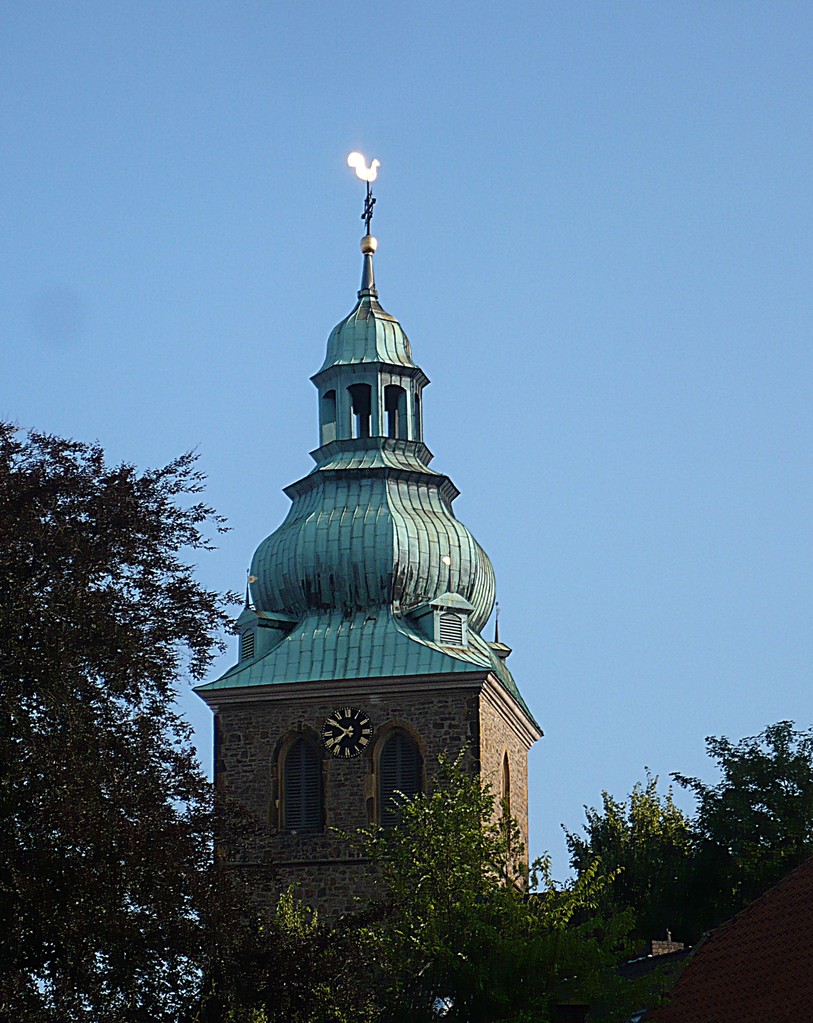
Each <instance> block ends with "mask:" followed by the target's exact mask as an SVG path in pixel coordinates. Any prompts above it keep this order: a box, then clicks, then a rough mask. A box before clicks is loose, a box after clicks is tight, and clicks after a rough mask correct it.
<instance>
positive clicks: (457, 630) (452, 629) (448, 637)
mask: <svg viewBox="0 0 813 1023" xmlns="http://www.w3.org/2000/svg"><path fill="white" fill-rule="evenodd" d="M438 632H439V633H440V642H441V644H442V645H443V646H463V619H462V618H461V617H460V615H455V614H452V613H451V612H450V611H444V612H443V614H442V615H441V616H440V624H439V627H438Z"/></svg>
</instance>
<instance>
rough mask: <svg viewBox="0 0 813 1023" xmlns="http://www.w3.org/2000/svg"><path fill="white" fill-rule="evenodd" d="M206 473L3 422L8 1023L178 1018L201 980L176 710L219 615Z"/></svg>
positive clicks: (207, 823)
mask: <svg viewBox="0 0 813 1023" xmlns="http://www.w3.org/2000/svg"><path fill="white" fill-rule="evenodd" d="M202 482H203V476H202V475H201V473H200V472H199V471H198V470H197V469H196V468H195V458H194V456H192V455H184V456H183V457H181V458H179V459H177V460H175V461H173V462H172V463H170V464H169V465H168V466H166V467H165V468H161V469H154V470H148V471H145V472H138V471H136V469H135V468H134V467H133V466H130V465H120V466H115V467H111V466H108V465H107V464H106V462H105V456H104V453H103V451H102V450H101V448H100V447H98V445H86V444H82V443H78V442H75V441H69V440H62V439H59V438H56V437H51V436H46V435H43V434H38V433H31V434H29V435H27V436H22V435H20V434H19V433H18V432H17V431H16V430H15V428H14V427H13V426H11V425H9V424H0V706H1V707H2V713H1V714H0V758H1V759H0V816H1V817H2V821H3V828H2V831H0V919H2V924H0V1017H2V1018H3V1019H8V1020H12V1019H13V1020H20V1019H25V1020H27V1021H32V1023H38V1021H43V1023H44V1021H52V1020H53V1021H55V1020H65V1019H71V1020H77V1021H81V1020H97V1019H104V1020H105V1021H112V1023H115V1021H118V1020H125V1019H126V1020H128V1021H133V1020H142V1019H143V1020H147V1019H149V1020H150V1021H155V1020H164V1019H170V1018H174V1014H176V1012H177V1009H178V1007H179V1006H180V1005H181V1004H183V1003H184V1002H185V1001H186V1000H187V998H188V997H189V996H190V994H191V993H192V992H193V991H194V989H195V987H196V985H197V984H198V981H199V976H200V970H201V967H202V964H203V963H204V962H205V958H206V943H207V941H208V938H207V936H206V929H205V919H204V918H205V914H206V913H207V911H208V908H209V907H210V906H211V905H212V898H213V890H214V885H215V875H214V873H213V870H212V865H211V864H212V847H211V815H212V810H211V792H210V787H209V785H208V784H207V782H206V781H205V779H204V778H203V776H202V774H201V772H200V770H199V767H198V764H197V761H196V759H195V755H194V751H193V747H192V744H191V741H190V730H189V727H188V725H187V724H186V723H185V722H184V721H183V720H182V719H181V717H180V716H179V715H178V713H177V711H176V709H175V699H176V696H177V691H178V685H179V683H180V681H181V680H182V678H184V677H185V676H191V677H192V678H200V677H202V676H203V674H204V672H205V671H206V668H207V666H208V665H209V663H210V660H211V657H212V652H213V649H216V648H217V647H218V643H219V638H218V637H219V635H220V632H221V630H222V629H223V628H224V626H226V624H227V621H228V619H227V617H226V610H225V608H226V600H225V598H221V597H220V596H218V595H217V594H216V593H214V592H212V591H209V590H207V589H205V588H204V587H202V586H201V585H200V584H199V583H197V582H196V581H195V579H194V576H193V568H192V567H191V566H190V565H189V564H188V562H187V559H188V557H189V556H190V555H191V554H192V553H193V552H195V551H200V550H206V549H209V547H210V541H209V539H208V534H209V533H210V532H211V531H212V530H213V529H214V530H219V529H222V528H223V522H222V519H221V518H220V517H219V516H217V515H216V514H215V513H214V512H213V510H212V509H211V508H209V507H208V506H207V505H206V504H204V503H202V502H200V501H199V500H198V499H197V497H196V496H195V495H197V494H198V493H199V492H200V491H201V489H202Z"/></svg>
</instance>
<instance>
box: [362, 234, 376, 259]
mask: <svg viewBox="0 0 813 1023" xmlns="http://www.w3.org/2000/svg"><path fill="white" fill-rule="evenodd" d="M377 248H378V239H377V238H373V236H372V235H371V234H365V236H364V237H363V238H362V239H361V251H362V254H363V255H365V256H372V254H373V253H374V252H375V250H376V249H377Z"/></svg>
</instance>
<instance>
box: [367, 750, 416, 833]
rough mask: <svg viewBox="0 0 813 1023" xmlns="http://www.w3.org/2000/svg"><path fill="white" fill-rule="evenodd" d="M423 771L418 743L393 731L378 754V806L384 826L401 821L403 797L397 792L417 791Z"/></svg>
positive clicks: (393, 824)
mask: <svg viewBox="0 0 813 1023" xmlns="http://www.w3.org/2000/svg"><path fill="white" fill-rule="evenodd" d="M422 773H423V763H422V761H421V754H420V752H419V751H418V747H417V746H416V745H415V743H414V742H413V740H412V739H411V738H410V737H409V736H408V735H407V734H406V733H405V732H393V734H392V735H391V736H390V737H389V739H387V741H386V742H385V743H384V746H383V747H382V749H381V755H380V756H379V758H378V806H379V814H380V818H381V824H382V825H383V827H385V828H392V827H394V826H395V825H396V824H397V823H398V820H399V816H400V815H399V812H398V806H399V803H400V802H401V799H400V796H399V795H396V794H397V793H402V794H403V795H404V796H415V795H417V794H418V793H419V792H420V791H421V775H422Z"/></svg>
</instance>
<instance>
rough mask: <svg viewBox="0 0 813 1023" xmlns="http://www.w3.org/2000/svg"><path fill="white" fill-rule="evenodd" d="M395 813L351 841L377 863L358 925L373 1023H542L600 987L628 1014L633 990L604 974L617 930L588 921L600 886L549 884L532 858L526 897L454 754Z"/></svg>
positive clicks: (485, 805) (517, 859) (591, 874)
mask: <svg viewBox="0 0 813 1023" xmlns="http://www.w3.org/2000/svg"><path fill="white" fill-rule="evenodd" d="M399 810H400V824H399V826H398V827H394V828H386V829H385V828H381V827H377V826H374V825H372V826H369V827H367V828H365V829H363V830H362V831H361V832H359V834H358V836H357V840H358V842H359V845H360V851H361V852H362V853H363V854H364V855H365V856H367V857H369V858H370V860H371V861H372V863H373V864H374V865H375V867H376V873H375V875H374V877H375V878H376V882H375V886H376V888H375V895H374V904H373V909H372V910H371V911H370V912H368V914H367V915H366V917H362V918H361V922H362V923H363V924H364V926H365V929H366V933H367V935H368V941H369V947H370V948H372V950H373V959H374V961H376V962H377V963H378V965H379V991H380V995H379V998H380V1004H381V1007H382V1013H383V1018H384V1019H386V1020H388V1021H390V1020H392V1021H397V1020H404V1021H406V1020H409V1021H415V1023H417V1021H420V1020H433V1019H437V1018H438V1015H442V1017H443V1019H444V1020H445V1021H446V1023H456V1021H461V1023H463V1021H465V1023H478V1021H483V1023H485V1021H489V1023H497V1021H505V1023H508V1021H512V1023H519V1021H521V1020H530V1019H533V1020H546V1019H549V1018H550V1013H551V1010H552V1008H553V1006H555V1005H557V1004H559V1003H560V1002H572V1001H574V1000H575V1001H579V1000H586V1001H588V1002H592V1001H594V1000H595V999H596V998H597V997H598V996H599V994H601V996H602V997H603V998H604V999H605V1001H606V1002H607V1004H608V1006H614V1007H615V1009H616V1010H617V1015H618V1018H620V1019H628V1018H629V1010H630V1006H631V1005H632V1006H634V1005H637V1004H640V1002H639V1001H638V993H637V992H633V990H632V989H631V988H629V989H628V991H627V994H629V996H630V1001H629V1002H628V1001H626V1000H625V998H624V997H622V994H623V993H622V991H621V987H622V986H623V985H621V984H620V983H619V981H618V978H617V976H616V973H615V966H616V964H617V961H618V955H619V950H620V948H621V946H622V945H623V942H624V937H625V928H624V926H623V921H621V922H619V921H607V920H603V919H598V918H597V917H596V915H595V912H594V910H595V908H596V902H597V895H598V893H599V891H600V889H601V888H602V886H603V884H604V882H603V881H599V880H597V878H596V876H595V871H587V872H585V874H584V875H583V877H582V878H581V879H580V880H578V881H576V882H574V883H572V884H568V885H564V886H561V885H556V884H554V882H553V881H552V880H551V878H550V871H549V863H548V861H547V860H541V861H539V862H538V863H537V864H535V868H534V871H533V875H534V880H536V881H539V882H540V883H541V889H540V890H539V891H538V892H536V893H535V894H531V895H529V894H528V891H527V887H526V884H525V880H526V872H525V868H524V862H523V850H522V847H521V845H520V844H519V842H518V841H517V838H516V836H517V833H518V832H517V828H516V823H515V822H513V821H511V820H510V818H506V817H505V815H504V814H503V813H501V812H499V808H498V807H497V806H496V805H495V799H494V796H493V794H492V792H491V789H490V787H489V786H487V785H486V786H483V785H481V782H480V779H479V777H477V776H476V775H471V774H469V773H468V772H467V771H465V770H464V769H463V766H462V759H461V758H458V759H457V760H456V761H454V762H450V761H448V760H443V759H442V760H441V761H440V764H439V769H438V771H437V774H436V779H435V782H434V784H433V787H432V789H431V790H430V791H429V792H428V793H427V794H419V795H417V796H415V797H413V798H409V799H407V798H402V799H401V800H400V808H399ZM606 1018H608V1019H609V1018H614V1017H613V1014H612V1011H611V1010H610V1009H609V1008H608V1010H607V1013H606Z"/></svg>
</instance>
